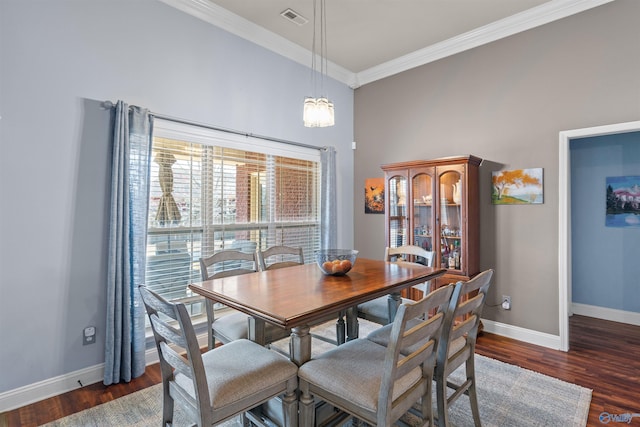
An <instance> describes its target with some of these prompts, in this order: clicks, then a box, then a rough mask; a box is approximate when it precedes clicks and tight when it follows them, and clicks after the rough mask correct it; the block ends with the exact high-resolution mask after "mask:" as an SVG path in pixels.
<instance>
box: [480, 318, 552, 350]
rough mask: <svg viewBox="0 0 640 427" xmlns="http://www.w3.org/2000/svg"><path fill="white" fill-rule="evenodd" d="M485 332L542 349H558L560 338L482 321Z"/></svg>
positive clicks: (490, 321)
mask: <svg viewBox="0 0 640 427" xmlns="http://www.w3.org/2000/svg"><path fill="white" fill-rule="evenodd" d="M482 324H483V325H484V330H485V331H486V332H489V333H492V334H496V335H501V336H504V337H507V338H513V339H515V340H518V341H524V342H527V343H529V344H535V345H539V346H542V347H547V348H552V349H554V350H559V349H560V336H559V335H551V334H547V333H545V332H538V331H534V330H532V329H525V328H521V327H519V326H513V325H508V324H506V323H500V322H494V321H493V320H487V319H482Z"/></svg>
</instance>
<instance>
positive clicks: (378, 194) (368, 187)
mask: <svg viewBox="0 0 640 427" xmlns="http://www.w3.org/2000/svg"><path fill="white" fill-rule="evenodd" d="M364 213H375V214H383V213H384V178H367V179H365V180H364Z"/></svg>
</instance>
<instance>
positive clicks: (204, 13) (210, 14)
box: [160, 0, 614, 89]
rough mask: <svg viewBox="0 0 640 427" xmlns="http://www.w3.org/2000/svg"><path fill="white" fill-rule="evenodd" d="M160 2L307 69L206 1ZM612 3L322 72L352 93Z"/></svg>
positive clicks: (288, 49) (561, 3)
mask: <svg viewBox="0 0 640 427" xmlns="http://www.w3.org/2000/svg"><path fill="white" fill-rule="evenodd" d="M160 1H162V2H163V3H166V4H167V5H169V6H172V7H175V8H176V9H179V10H181V11H183V12H185V13H188V14H190V15H192V16H195V17H197V18H199V19H202V20H203V21H206V22H208V23H210V24H213V25H215V26H216V27H219V28H221V29H223V30H225V31H228V32H230V33H232V34H235V35H237V36H238V37H241V38H243V39H246V40H248V41H250V42H252V43H255V44H257V45H259V46H262V47H264V48H265V49H269V50H271V51H273V52H275V53H277V54H279V55H282V56H284V57H286V58H288V59H291V60H292V61H295V62H297V63H299V64H302V65H304V66H307V67H308V66H309V63H310V62H311V61H310V60H309V56H310V55H311V52H310V51H309V50H307V49H304V48H303V47H301V46H298V45H297V44H295V43H292V42H290V41H289V40H287V39H285V38H284V37H281V36H279V35H277V34H275V33H273V32H271V31H268V30H266V29H264V28H262V27H260V26H258V25H256V24H254V23H252V22H251V21H248V20H246V19H244V18H242V17H240V16H238V15H236V14H233V13H231V12H229V11H228V10H226V9H224V8H222V7H220V6H218V5H216V4H214V3H211V2H210V1H208V0H160ZM612 1H614V0H552V1H550V2H547V3H544V4H542V5H540V6H537V7H534V8H531V9H529V10H526V11H524V12H521V13H518V14H515V15H513V16H509V17H507V18H504V19H501V20H499V21H496V22H493V23H491V24H488V25H485V26H483V27H480V28H477V29H475V30H472V31H469V32H466V33H464V34H460V35H458V36H455V37H452V38H450V39H448V40H445V41H442V42H440V43H436V44H434V45H431V46H429V47H426V48H424V49H420V50H417V51H415V52H412V53H409V54H407V55H404V56H401V57H399V58H396V59H394V60H391V61H387V62H385V63H383V64H380V65H377V66H374V67H371V68H369V69H367V70H364V71H361V72H359V73H354V72H351V71H349V70H347V69H345V68H343V67H340V66H339V65H337V64H335V63H333V62H331V61H329V62H328V64H327V74H328V75H329V76H330V77H332V78H334V79H336V80H338V81H340V82H342V83H344V84H346V85H348V86H349V87H351V88H352V89H356V88H358V87H360V86H362V85H365V84H367V83H372V82H374V81H376V80H380V79H383V78H385V77H389V76H392V75H394V74H398V73H401V72H403V71H407V70H409V69H411V68H415V67H419V66H421V65H425V64H428V63H430V62H434V61H437V60H439V59H442V58H445V57H447V56H451V55H455V54H456V53H460V52H464V51H465V50H469V49H473V48H474V47H478V46H481V45H483V44H487V43H491V42H494V41H496V40H500V39H502V38H505V37H509V36H512V35H514V34H517V33H519V32H522V31H526V30H530V29H532V28H535V27H538V26H541V25H544V24H548V23H549V22H553V21H556V20H558V19H562V18H566V17H567V16H571V15H574V14H576V13H580V12H583V11H585V10H588V9H591V8H594V7H597V6H600V5H603V4H605V3H609V2H612Z"/></svg>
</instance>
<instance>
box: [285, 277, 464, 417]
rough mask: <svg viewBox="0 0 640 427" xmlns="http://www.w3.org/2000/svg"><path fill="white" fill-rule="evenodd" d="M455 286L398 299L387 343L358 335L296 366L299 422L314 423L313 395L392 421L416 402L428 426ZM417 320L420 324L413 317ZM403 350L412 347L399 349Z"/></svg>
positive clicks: (347, 409)
mask: <svg viewBox="0 0 640 427" xmlns="http://www.w3.org/2000/svg"><path fill="white" fill-rule="evenodd" d="M452 292H453V286H444V287H442V288H440V289H438V290H437V291H435V292H432V293H430V294H428V295H427V296H426V297H424V298H423V299H422V300H420V301H411V302H407V303H406V304H402V305H401V306H400V308H399V309H398V312H397V315H396V317H395V320H394V322H393V326H392V328H391V338H390V344H389V346H387V347H385V346H381V345H379V344H376V343H374V342H372V341H370V340H367V339H364V338H360V339H356V340H353V341H349V342H347V343H345V344H343V345H341V346H338V347H336V348H335V349H332V350H330V351H328V352H326V353H323V354H321V355H320V356H318V357H316V358H313V359H311V360H310V361H308V362H306V363H305V364H303V365H302V366H301V367H300V368H299V370H298V381H299V386H300V398H299V399H300V400H299V410H300V424H302V425H315V419H314V417H315V411H314V407H315V404H314V398H318V399H321V400H324V401H325V402H328V403H329V404H331V405H333V406H335V407H336V408H339V409H340V410H342V411H344V412H346V413H348V414H350V415H351V416H354V417H356V418H358V419H360V420H362V421H365V422H367V423H369V424H372V425H377V426H391V425H392V424H393V423H394V422H396V421H397V420H398V419H399V418H400V417H401V416H402V415H404V414H405V413H406V412H408V411H409V409H411V408H412V406H413V405H415V404H417V403H418V402H420V404H419V408H420V416H421V417H422V419H423V423H424V425H427V424H428V425H432V423H433V417H432V406H431V405H432V401H431V392H432V382H433V367H434V364H435V356H436V349H437V348H438V343H439V340H440V339H441V338H440V337H441V332H442V325H443V323H444V318H445V314H446V313H445V312H443V311H440V312H438V313H437V314H435V315H434V316H432V317H427V313H428V312H429V311H431V310H434V309H437V308H438V307H441V306H447V307H448V302H449V300H450V299H451V295H452ZM417 318H419V319H421V321H420V322H419V323H415V322H411V324H412V325H413V326H411V327H410V326H409V325H410V323H409V321H410V320H412V319H417ZM401 349H410V350H409V352H408V353H407V354H401V352H400V350H401Z"/></svg>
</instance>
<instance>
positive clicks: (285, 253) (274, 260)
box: [258, 245, 304, 271]
mask: <svg viewBox="0 0 640 427" xmlns="http://www.w3.org/2000/svg"><path fill="white" fill-rule="evenodd" d="M258 262H259V265H260V269H261V270H263V271H264V270H272V269H274V268H284V267H291V266H294V265H300V264H304V254H303V252H302V248H294V247H291V246H283V245H279V246H271V247H269V248H267V249H265V250H263V251H262V250H258Z"/></svg>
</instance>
